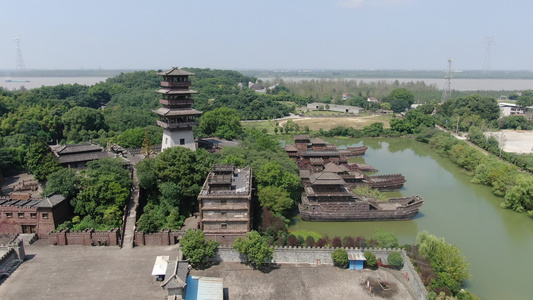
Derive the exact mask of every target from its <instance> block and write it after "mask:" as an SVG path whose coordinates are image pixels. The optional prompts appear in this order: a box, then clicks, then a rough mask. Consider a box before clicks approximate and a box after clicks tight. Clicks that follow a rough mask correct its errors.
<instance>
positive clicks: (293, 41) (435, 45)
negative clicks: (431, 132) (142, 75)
mask: <svg viewBox="0 0 533 300" xmlns="http://www.w3.org/2000/svg"><path fill="white" fill-rule="evenodd" d="M0 2H1V5H0V28H2V30H0V69H15V68H16V66H17V47H16V43H15V40H14V37H16V36H19V37H20V49H21V53H22V57H23V59H24V64H25V66H26V68H27V69H99V68H101V69H155V70H157V69H168V68H170V67H173V66H178V67H198V68H212V69H233V70H242V69H343V70H368V69H405V70H441V69H442V70H444V69H446V68H447V61H448V58H452V59H453V66H452V69H454V70H482V69H487V67H489V66H490V69H491V70H530V69H531V70H533V34H532V33H531V32H530V30H531V29H533V18H532V17H531V12H532V11H533V1H526V0H507V1H502V0H499V1H496V0H446V1H445V0H283V1H282V0H269V1H259V0H256V1H255V0H248V1H243V0H224V1H221V0H212V1H208V0H189V1H182V0H153V1H137V0H128V1H123V0H107V1H100V0H91V1H71V0H69V1H67V0H47V1H42V0H23V1H18V0H2V1H0ZM487 38H491V39H492V43H490V55H489V56H487V49H488V47H487V46H488V43H487ZM487 57H488V58H489V59H488V60H487ZM487 62H489V64H487Z"/></svg>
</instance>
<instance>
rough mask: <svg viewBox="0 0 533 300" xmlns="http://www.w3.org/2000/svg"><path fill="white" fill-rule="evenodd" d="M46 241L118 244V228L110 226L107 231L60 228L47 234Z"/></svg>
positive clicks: (90, 244) (59, 243)
mask: <svg viewBox="0 0 533 300" xmlns="http://www.w3.org/2000/svg"><path fill="white" fill-rule="evenodd" d="M48 243H49V244H50V245H56V246H66V245H83V246H118V245H120V229H118V228H112V229H110V230H108V231H95V230H94V229H92V228H87V229H85V230H83V231H72V232H71V231H70V230H69V229H61V230H59V231H58V232H51V233H49V234H48Z"/></svg>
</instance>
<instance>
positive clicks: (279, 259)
mask: <svg viewBox="0 0 533 300" xmlns="http://www.w3.org/2000/svg"><path fill="white" fill-rule="evenodd" d="M344 249H345V250H346V251H348V253H350V252H364V251H370V252H372V253H374V255H376V257H377V258H381V261H382V262H383V263H385V264H387V263H388V262H387V257H388V255H389V253H390V252H394V251H396V252H400V254H401V255H402V258H403V260H404V266H403V271H404V272H406V273H408V274H409V283H410V284H411V287H412V289H413V292H412V293H413V295H412V296H413V297H414V298H415V299H426V298H427V290H426V288H425V287H424V285H423V283H422V281H421V280H420V277H419V276H418V274H417V273H416V270H415V268H414V267H413V264H412V263H411V260H410V259H409V257H408V256H407V254H406V253H405V251H404V250H403V249H383V248H344ZM333 250H335V248H332V247H325V248H314V247H313V248H311V247H274V254H273V258H272V262H273V263H279V264H283V263H290V264H326V265H333V261H332V259H331V253H332V252H333ZM212 260H213V261H215V262H223V261H225V262H244V261H245V257H243V256H242V255H241V254H239V253H238V252H236V251H234V250H233V248H232V247H223V246H220V247H218V249H217V253H216V254H215V256H214V257H213V258H212Z"/></svg>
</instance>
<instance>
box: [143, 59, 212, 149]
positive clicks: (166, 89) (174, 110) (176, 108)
mask: <svg viewBox="0 0 533 300" xmlns="http://www.w3.org/2000/svg"><path fill="white" fill-rule="evenodd" d="M157 75H159V76H161V77H162V81H161V89H160V90H158V91H157V92H158V93H159V94H161V98H160V99H159V103H161V104H162V105H163V107H161V108H158V109H156V110H154V112H155V113H156V114H158V115H159V120H158V121H157V125H159V126H161V127H163V140H162V145H161V150H165V149H166V148H170V147H175V146H180V147H185V148H189V149H191V150H193V151H195V150H196V148H197V146H196V142H195V140H194V135H193V132H192V128H193V127H194V126H197V125H198V119H199V117H200V116H201V115H202V112H201V111H198V110H195V109H193V108H192V105H193V104H194V99H193V98H192V94H196V91H194V90H191V89H190V87H191V82H190V81H189V76H192V75H194V73H191V72H187V71H184V70H180V69H178V68H172V69H170V70H168V71H164V72H159V73H157Z"/></svg>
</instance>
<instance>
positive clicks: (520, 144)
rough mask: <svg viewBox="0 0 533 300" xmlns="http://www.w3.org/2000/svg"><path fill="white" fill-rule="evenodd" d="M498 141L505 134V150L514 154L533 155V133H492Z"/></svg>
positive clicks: (506, 131) (501, 131)
mask: <svg viewBox="0 0 533 300" xmlns="http://www.w3.org/2000/svg"><path fill="white" fill-rule="evenodd" d="M492 134H493V135H494V136H495V137H496V139H498V138H499V135H500V134H503V136H504V138H503V140H502V141H503V143H504V147H503V150H504V151H505V152H513V153H532V152H533V131H526V130H500V131H499V132H494V133H492Z"/></svg>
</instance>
